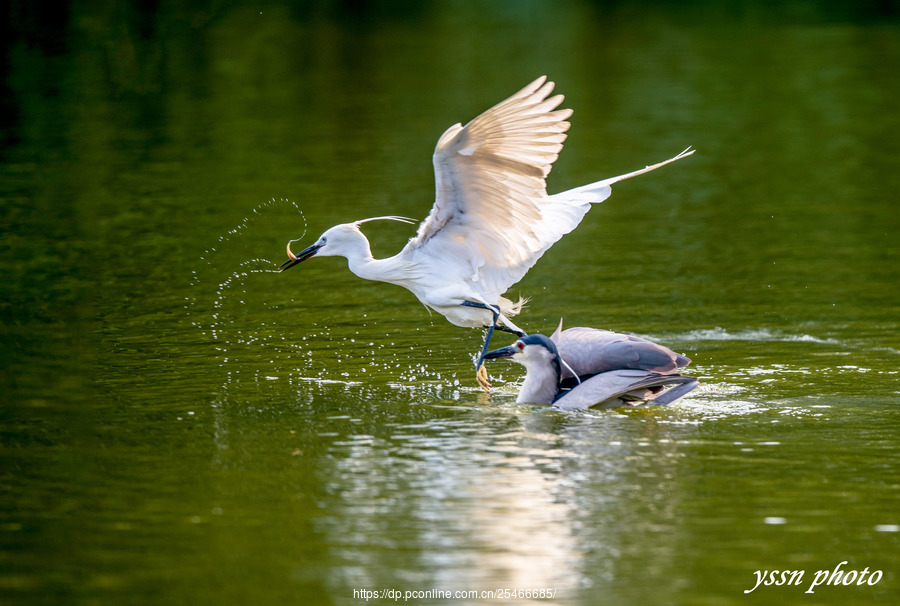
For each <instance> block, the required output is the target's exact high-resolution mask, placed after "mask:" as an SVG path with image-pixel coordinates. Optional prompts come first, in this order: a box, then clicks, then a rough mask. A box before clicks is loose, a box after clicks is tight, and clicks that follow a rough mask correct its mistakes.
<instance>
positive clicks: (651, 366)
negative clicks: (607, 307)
mask: <svg viewBox="0 0 900 606" xmlns="http://www.w3.org/2000/svg"><path fill="white" fill-rule="evenodd" d="M554 335H555V337H556V338H555V339H554V342H555V343H556V346H557V348H558V349H559V355H560V357H562V359H563V360H565V361H566V363H567V364H568V365H569V366H570V367H571V368H572V369H573V370H574V371H575V372H576V373H578V375H579V376H581V375H590V374H594V373H600V372H606V371H609V370H616V369H625V368H630V369H635V370H648V371H653V372H658V373H663V374H665V373H672V372H675V371H677V370H678V369H679V368H682V367H684V366H686V365H688V364H689V363H690V361H691V360H690V358H687V357H686V356H683V355H680V354H677V353H675V352H674V351H672V350H671V349H669V348H668V347H665V346H663V345H659V344H658V343H654V342H652V341H648V340H646V339H642V338H640V337H636V336H634V335H627V334H623V333H616V332H610V331H608V330H600V329H597V328H586V327H581V326H579V327H575V328H569V329H567V330H564V331H562V332H560V333H558V334H557V333H554ZM570 377H572V373H571V372H569V370H568V369H566V368H564V369H563V375H562V378H563V379H567V378H570Z"/></svg>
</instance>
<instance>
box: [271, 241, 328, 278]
mask: <svg viewBox="0 0 900 606" xmlns="http://www.w3.org/2000/svg"><path fill="white" fill-rule="evenodd" d="M322 246H323V244H318V243H316V244H313V245H312V246H309V247H307V248H304V249H303V250H301V251H300V253H299V254H296V255H295V254H294V253H292V252H291V245H290V243H288V245H287V253H288V257H290V258H289V259H288V260H287V261H285V262H284V263H282V264H281V265H280V266H278V271H284V270H286V269H290V268H292V267H293V266H294V265H296V264H297V263H300V262H301V261H306V260H307V259H309V258H310V257H314V256H315V254H316V252H318V250H319V249H320V248H322Z"/></svg>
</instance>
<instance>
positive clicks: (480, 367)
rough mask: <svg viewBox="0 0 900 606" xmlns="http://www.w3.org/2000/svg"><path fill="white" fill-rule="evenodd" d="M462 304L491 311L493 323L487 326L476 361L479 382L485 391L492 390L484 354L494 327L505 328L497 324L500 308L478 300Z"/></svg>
mask: <svg viewBox="0 0 900 606" xmlns="http://www.w3.org/2000/svg"><path fill="white" fill-rule="evenodd" d="M460 305H465V306H466V307H477V308H478V309H486V310H487V311H489V312H491V315H492V316H493V319H492V321H491V325H490V326H488V327H487V329H488V331H487V335H486V336H485V337H484V345H483V346H482V348H481V353H480V354H479V355H478V359H477V360H476V361H475V378H476V379H477V380H478V384H479V385H480V386H481V388H482V389H483V390H485V391H490V389H491V384H490V383H488V380H487V370H485V369H484V355H485V354H486V353H487V352H488V347H489V346H490V344H491V336H492V335H493V334H494V328H500V329H501V330H504V328H502V327H500V326H497V320H498V319H499V318H500V310H499V309H497V308H495V307H493V306H488V305H485V304H484V303H478V302H477V301H463V302H462V303H460Z"/></svg>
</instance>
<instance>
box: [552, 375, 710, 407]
mask: <svg viewBox="0 0 900 606" xmlns="http://www.w3.org/2000/svg"><path fill="white" fill-rule="evenodd" d="M666 385H679V386H681V385H684V386H685V388H684V389H679V390H678V392H677V394H675V395H676V397H672V398H665V397H664V396H665V394H666V393H667V392H662V393H661V394H645V395H646V398H645V399H647V400H657V399H658V401H659V403H661V404H670V403H671V402H674V401H675V400H676V399H678V398H679V397H681V396H683V395H684V394H685V393H687V392H688V391H690V390H691V389H693V388H694V387H696V386H697V380H696V379H694V378H693V377H686V376H684V375H660V374H657V373H654V372H649V371H646V370H613V371H610V372H605V373H603V374H599V375H596V376H594V377H591V378H590V379H588V380H587V381H584V382H583V383H581V385H579V386H578V387H575V388H574V389H572V390H571V391H569V392H568V393H566V394H565V395H564V396H562V397H561V398H559V399H558V400H556V401H555V402H554V403H553V406H555V407H557V408H561V409H563V410H577V409H586V408H592V407H601V408H613V407H616V406H622V405H623V402H622V401H620V400H618V398H619V396H622V395H625V394H629V393H631V392H635V391H636V390H644V389H649V388H652V387H663V386H666ZM676 389H678V388H676Z"/></svg>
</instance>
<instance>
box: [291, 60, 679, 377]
mask: <svg viewBox="0 0 900 606" xmlns="http://www.w3.org/2000/svg"><path fill="white" fill-rule="evenodd" d="M552 90H553V82H547V79H546V76H541V77H540V78H538V79H537V80H535V81H534V82H532V83H531V84H529V85H528V86H526V87H525V88H523V89H522V90H520V91H519V92H517V93H516V94H514V95H512V96H511V97H509V98H508V99H506V100H505V101H502V102H500V103H498V104H497V105H495V106H494V107H492V108H490V109H489V110H487V111H486V112H484V113H483V114H481V115H480V116H478V117H476V118H475V119H473V120H472V121H471V122H469V123H468V124H466V125H465V126H462V125H460V124H454V125H453V126H451V127H450V128H449V129H447V130H446V132H444V134H443V135H441V138H440V139H439V140H438V143H437V146H436V147H435V150H434V156H433V158H432V160H433V163H434V175H435V186H436V195H435V202H434V206H433V207H432V209H431V212H430V213H429V215H428V217H426V218H425V220H424V221H422V222H421V224H420V225H419V228H418V232H417V233H416V235H415V236H414V237H412V238H411V239H410V240H409V242H408V243H407V244H406V246H404V247H403V249H402V250H401V251H400V252H399V253H397V254H396V255H394V256H392V257H389V258H386V259H375V258H374V257H373V256H372V252H371V249H370V247H369V241H368V240H367V239H366V237H365V236H364V235H363V233H362V232H361V231H360V229H359V227H360V225H361V224H363V223H365V222H367V221H373V220H376V219H390V220H395V221H406V222H410V223H414V221H413V220H412V219H406V218H404V217H396V216H388V217H373V218H369V219H362V220H360V221H354V222H352V223H344V224H341V225H335V226H334V227H332V228H330V229H328V230H327V231H326V232H325V233H323V234H322V235H321V237H319V239H318V240H316V242H315V243H314V244H312V245H311V246H309V247H307V248H306V249H304V250H303V251H301V252H300V253H298V254H294V253H293V252H291V244H290V242H289V243H288V245H287V253H288V257H289V259H288V260H287V261H285V262H284V263H283V264H282V265H281V270H282V271H283V270H286V269H288V268H291V267H293V266H295V265H297V264H298V263H300V262H301V261H305V260H306V259H309V258H311V257H313V256H318V257H325V256H341V257H345V258H346V259H347V264H348V266H349V268H350V271H352V272H353V273H354V274H356V275H357V276H359V277H360V278H365V279H367V280H379V281H381V282H389V283H391V284H397V285H399V286H403V287H404V288H406V289H408V290H410V291H411V292H412V293H413V294H414V295H415V296H416V297H417V298H418V299H419V301H420V302H421V303H422V304H423V305H425V306H426V307H429V308H431V309H433V310H435V311H437V312H438V313H440V314H442V315H443V316H444V317H446V318H447V320H449V321H450V323H452V324H454V325H456V326H462V327H471V328H482V327H486V328H487V329H488V330H487V334H486V336H485V341H484V346H483V347H482V349H481V353H480V354H479V356H478V358H477V360H476V362H475V368H476V371H477V377H478V382H479V384H480V385H481V386H482V387H483V388H484V389H486V390H487V389H488V388H489V387H490V385H489V384H488V383H487V373H486V372H485V371H484V368H483V367H482V361H483V358H484V354H485V353H487V350H488V346H489V343H490V340H491V335H492V334H493V331H494V329H495V328H497V329H500V330H503V331H507V332H511V333H514V334H516V335H519V336H524V335H525V332H524V331H522V329H520V328H519V327H518V326H516V325H515V324H513V322H512V321H511V320H510V318H511V317H512V316H514V315H516V314H518V313H519V311H520V310H521V308H522V304H523V301H522V300H521V299H520V300H519V302H517V303H514V302H512V301H510V300H509V299H507V298H505V297H503V293H505V292H506V290H507V289H509V288H510V287H511V286H512V285H513V284H515V283H516V282H518V281H519V280H521V279H522V277H523V276H524V275H525V273H526V272H527V271H528V270H529V269H530V268H531V267H532V266H533V265H534V264H535V263H536V262H537V260H538V259H539V258H540V257H541V255H543V254H544V252H545V251H546V250H547V249H548V248H550V246H551V245H553V243H555V242H556V241H557V240H559V239H560V238H561V237H562V236H563V235H565V234H567V233H569V232H570V231H572V230H573V229H575V227H576V226H577V225H578V224H579V222H581V219H582V217H584V215H585V214H586V213H587V211H588V210H589V209H590V206H591V204H596V203H598V202H602V201H603V200H605V199H606V198H607V197H609V195H610V194H611V193H612V190H611V189H610V186H611V185H612V184H613V183H616V182H618V181H622V180H623V179H628V178H631V177H635V176H637V175H641V174H643V173H646V172H649V171H651V170H654V169H656V168H659V167H660V166H663V165H665V164H668V163H669V162H674V161H675V160H679V159H681V158H684V157H685V156H689V155H690V154H692V153H694V152H693V150H691V149H690V148H688V149H686V150H684V151H683V152H681V153H680V154H678V155H677V156H675V157H673V158H670V159H669V160H666V161H664V162H660V163H658V164H654V165H652V166H647V167H646V168H643V169H641V170H636V171H633V172H630V173H627V174H624V175H619V176H617V177H611V178H609V179H604V180H602V181H597V182H596V183H591V184H589V185H583V186H581V187H576V188H574V189H570V190H568V191H564V192H562V193H558V194H554V195H547V188H546V184H545V182H544V179H545V178H546V177H547V175H548V174H549V173H550V168H551V165H552V164H553V162H554V161H555V160H556V158H557V157H558V156H559V152H560V150H562V147H563V141H565V139H566V131H567V130H568V129H569V122H567V118H568V117H569V116H571V115H572V110H570V109H556V108H557V107H558V106H559V105H560V103H562V101H563V96H562V95H554V96H552V97H551V96H549V95H550V93H551V91H552Z"/></svg>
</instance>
